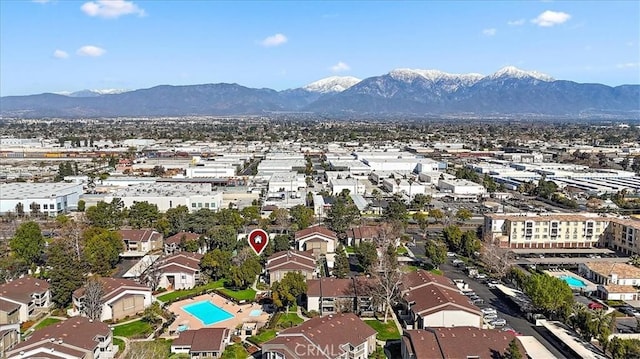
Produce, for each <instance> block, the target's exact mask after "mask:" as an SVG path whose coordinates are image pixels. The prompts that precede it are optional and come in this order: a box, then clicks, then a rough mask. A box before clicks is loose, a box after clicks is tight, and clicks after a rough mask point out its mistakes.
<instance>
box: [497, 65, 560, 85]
mask: <svg viewBox="0 0 640 359" xmlns="http://www.w3.org/2000/svg"><path fill="white" fill-rule="evenodd" d="M502 77H513V78H518V79H521V78H526V77H532V78H534V79H536V80H540V81H546V82H550V81H555V79H554V78H553V77H551V76H549V75H547V74H543V73H541V72H538V71H525V70H521V69H519V68H517V67H515V66H505V67H503V68H501V69H500V70H498V71H496V72H495V73H494V74H493V75H491V76H489V78H491V79H498V78H502Z"/></svg>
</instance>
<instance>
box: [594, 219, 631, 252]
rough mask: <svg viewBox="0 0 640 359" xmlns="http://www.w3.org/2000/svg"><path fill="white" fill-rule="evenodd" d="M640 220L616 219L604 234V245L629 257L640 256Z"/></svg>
mask: <svg viewBox="0 0 640 359" xmlns="http://www.w3.org/2000/svg"><path fill="white" fill-rule="evenodd" d="M639 240H640V220H639V219H632V218H630V219H627V218H614V219H612V220H611V222H610V223H609V226H608V227H607V230H606V231H605V234H604V238H603V241H604V244H605V245H606V246H607V247H609V248H612V249H615V250H617V251H620V252H623V253H625V254H628V255H632V254H640V243H639Z"/></svg>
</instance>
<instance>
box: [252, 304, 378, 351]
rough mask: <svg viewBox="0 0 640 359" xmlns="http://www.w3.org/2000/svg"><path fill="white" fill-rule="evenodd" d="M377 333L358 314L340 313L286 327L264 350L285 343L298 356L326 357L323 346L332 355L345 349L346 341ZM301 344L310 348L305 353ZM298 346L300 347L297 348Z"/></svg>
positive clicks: (361, 340)
mask: <svg viewBox="0 0 640 359" xmlns="http://www.w3.org/2000/svg"><path fill="white" fill-rule="evenodd" d="M375 335H376V331H375V330H373V328H371V327H370V326H368V325H367V324H365V323H364V322H363V321H362V320H361V319H360V318H358V316H356V315H355V314H353V313H341V314H334V315H330V316H326V317H316V318H313V319H309V320H308V321H306V322H304V323H302V324H300V325H299V326H297V327H293V328H289V329H285V330H283V331H281V332H280V333H279V334H278V337H277V338H275V339H273V340H270V341H268V342H266V343H264V344H263V346H262V351H263V353H266V352H269V350H270V349H269V348H270V347H275V348H276V351H277V348H278V347H280V348H282V347H283V346H284V347H285V348H287V349H288V351H289V352H290V353H292V354H295V357H299V358H305V359H307V358H308V359H311V358H326V356H322V355H321V350H324V352H325V353H328V354H330V355H331V357H336V356H338V355H340V354H342V353H344V350H343V349H342V347H343V346H344V345H346V344H351V345H353V346H358V345H360V344H362V343H365V342H367V341H368V340H369V338H371V337H375ZM309 343H310V344H312V347H310V346H308V344H309ZM300 345H303V348H305V349H308V350H305V352H306V353H301V352H300ZM313 348H317V349H315V350H314V349H313ZM296 349H298V350H297V351H296ZM281 350H282V349H281ZM301 354H307V355H301Z"/></svg>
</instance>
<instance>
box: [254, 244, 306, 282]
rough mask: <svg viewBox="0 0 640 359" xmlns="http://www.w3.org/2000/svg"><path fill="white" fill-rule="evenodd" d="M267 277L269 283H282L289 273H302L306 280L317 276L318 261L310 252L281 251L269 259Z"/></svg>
mask: <svg viewBox="0 0 640 359" xmlns="http://www.w3.org/2000/svg"><path fill="white" fill-rule="evenodd" d="M265 269H266V272H267V275H266V277H267V278H268V280H269V283H273V282H277V281H280V280H281V279H282V278H284V276H285V275H286V274H287V273H289V272H298V273H301V274H302V275H303V276H304V277H305V278H306V279H312V278H314V277H315V276H316V274H317V272H318V271H317V263H316V259H315V258H314V257H313V255H312V254H311V253H310V252H301V251H296V250H288V251H281V252H277V253H274V254H272V255H271V256H269V258H267V264H266V268H265Z"/></svg>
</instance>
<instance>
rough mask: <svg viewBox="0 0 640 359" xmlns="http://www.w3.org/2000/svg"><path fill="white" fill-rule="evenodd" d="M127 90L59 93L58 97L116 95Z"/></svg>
mask: <svg viewBox="0 0 640 359" xmlns="http://www.w3.org/2000/svg"><path fill="white" fill-rule="evenodd" d="M127 91H129V90H124V89H93V90H81V91H76V92H67V91H65V92H59V93H58V94H60V95H66V96H70V97H97V96H102V95H117V94H121V93H124V92H127Z"/></svg>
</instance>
